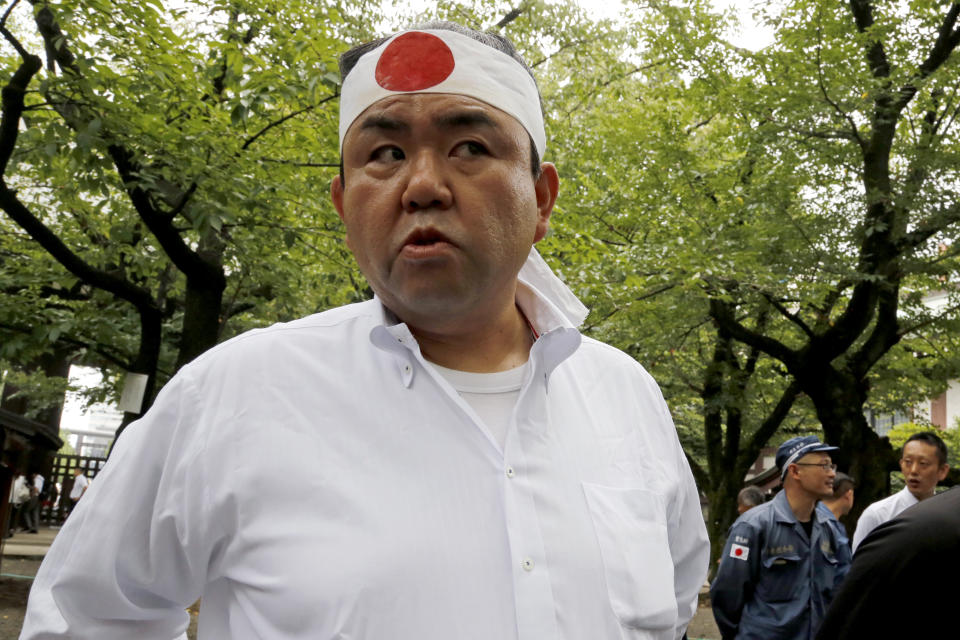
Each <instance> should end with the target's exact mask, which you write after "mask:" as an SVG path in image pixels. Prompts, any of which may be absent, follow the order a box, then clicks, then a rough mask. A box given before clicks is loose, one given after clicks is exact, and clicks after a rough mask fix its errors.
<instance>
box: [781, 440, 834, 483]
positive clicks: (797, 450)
mask: <svg viewBox="0 0 960 640" xmlns="http://www.w3.org/2000/svg"><path fill="white" fill-rule="evenodd" d="M837 449H838V447H831V446H830V445H828V444H824V443H822V442H820V440H819V439H817V436H797V437H796V438H790V439H789V440H787V441H786V442H784V443H783V444H782V445H780V447H779V448H778V449H777V466H778V467H779V468H780V479H781V480H783V476H785V475H786V473H787V466H788V465H790V464H793V463H794V462H796V461H797V460H799V459H800V458H802V457H803V456H805V455H807V454H808V453H816V452H817V451H835V450H837Z"/></svg>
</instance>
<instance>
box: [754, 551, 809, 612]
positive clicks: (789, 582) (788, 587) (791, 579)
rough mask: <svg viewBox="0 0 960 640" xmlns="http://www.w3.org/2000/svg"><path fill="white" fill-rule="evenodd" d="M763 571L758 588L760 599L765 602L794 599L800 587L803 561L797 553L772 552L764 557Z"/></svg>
mask: <svg viewBox="0 0 960 640" xmlns="http://www.w3.org/2000/svg"><path fill="white" fill-rule="evenodd" d="M761 561H762V563H763V569H764V570H763V573H762V574H761V580H760V585H759V588H758V590H757V592H758V593H757V596H758V599H760V600H763V601H764V602H787V601H789V600H793V598H794V594H795V593H796V591H797V589H798V588H799V587H800V584H801V582H802V580H801V575H800V573H801V568H800V565H801V562H800V556H799V555H797V554H796V553H786V554H771V555H765V556H763V558H762V560H761Z"/></svg>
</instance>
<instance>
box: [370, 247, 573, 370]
mask: <svg viewBox="0 0 960 640" xmlns="http://www.w3.org/2000/svg"><path fill="white" fill-rule="evenodd" d="M537 257H539V255H538V256H537ZM541 260H542V259H541ZM554 277H556V276H554ZM533 281H534V282H535V283H537V284H541V285H542V284H543V283H544V280H542V279H539V280H538V279H537V278H533ZM557 281H558V282H559V279H558V280H557ZM561 284H562V283H561ZM564 287H565V285H564ZM567 291H568V292H569V289H567ZM569 293H570V296H573V293H572V292H569ZM573 299H574V300H576V298H575V297H574V298H573ZM374 301H375V302H376V304H377V307H378V309H379V315H378V316H376V317H377V320H378V321H377V324H376V325H375V326H374V327H373V328H372V329H371V331H370V342H371V343H372V344H373V345H374V346H376V347H378V348H380V349H382V350H383V351H386V352H388V353H390V354H391V355H393V356H394V360H395V361H396V364H397V366H398V372H399V374H400V377H401V380H402V381H403V384H404V386H406V387H409V386H410V385H411V384H412V383H413V378H414V375H415V372H416V367H414V363H415V362H416V361H418V360H419V361H422V360H424V358H423V355H422V354H421V353H420V345H419V344H418V343H417V340H416V338H414V336H413V334H412V333H411V331H410V328H409V327H408V326H407V324H406V323H404V322H401V321H400V319H399V318H397V316H396V315H394V313H393V312H392V311H391V310H390V309H388V308H387V307H386V306H384V304H383V301H381V300H380V298H378V297H377V296H374ZM516 301H517V306H519V307H520V310H521V311H523V313H524V315H525V316H526V317H527V320H528V321H529V322H530V324H531V325H532V326H533V328H534V329H535V330H536V332H537V334H538V335H539V336H540V337H539V339H538V340H537V341H536V342H535V343H534V345H533V347H532V348H531V349H530V359H531V360H532V361H533V364H534V365H535V366H536V369H537V370H538V373H540V374H541V375H543V377H544V381H545V382H546V381H547V380H548V379H549V377H550V374H551V373H552V372H553V370H554V369H556V367H557V366H558V365H559V364H560V363H561V362H563V361H564V360H566V359H567V358H568V357H569V356H570V355H572V354H573V352H575V351H576V350H577V348H578V347H579V346H580V340H581V336H580V332H579V331H578V330H577V329H576V327H575V326H574V324H573V321H576V319H577V318H576V315H573V316H572V317H571V314H570V311H571V309H573V307H570V306H569V305H568V304H567V302H566V301H563V300H560V303H561V305H563V306H564V308H565V309H566V311H564V310H563V309H562V308H561V307H558V306H557V305H556V304H554V300H553V299H551V298H549V297H547V296H546V295H544V293H543V292H542V291H540V290H539V289H538V288H536V285H535V284H531V283H530V282H529V281H528V280H526V279H521V278H518V281H517V296H516ZM577 303H579V300H577ZM581 306H582V305H581ZM583 309H584V312H585V311H586V307H583ZM580 321H582V318H581V319H580Z"/></svg>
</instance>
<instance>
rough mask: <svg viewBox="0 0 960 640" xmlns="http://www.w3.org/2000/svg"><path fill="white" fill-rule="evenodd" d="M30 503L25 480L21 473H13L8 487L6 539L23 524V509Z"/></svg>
mask: <svg viewBox="0 0 960 640" xmlns="http://www.w3.org/2000/svg"><path fill="white" fill-rule="evenodd" d="M29 501H30V487H29V486H28V485H27V478H26V476H24V475H23V474H22V473H19V472H17V471H16V470H15V471H14V472H13V483H12V484H11V486H10V506H11V509H10V522H9V524H8V526H7V531H6V537H7V538H9V537H11V536H12V535H13V534H14V532H15V531H16V530H17V527H19V526H20V525H21V524H22V523H23V518H24V508H25V507H26V504H27V502H29Z"/></svg>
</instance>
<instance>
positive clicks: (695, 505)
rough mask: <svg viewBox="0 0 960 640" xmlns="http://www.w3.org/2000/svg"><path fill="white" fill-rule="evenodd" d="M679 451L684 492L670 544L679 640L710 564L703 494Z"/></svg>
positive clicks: (676, 634) (678, 443)
mask: <svg viewBox="0 0 960 640" xmlns="http://www.w3.org/2000/svg"><path fill="white" fill-rule="evenodd" d="M677 450H678V452H679V465H680V480H681V488H680V491H679V493H678V498H677V501H676V505H675V514H676V516H675V517H673V518H670V520H669V523H670V525H669V526H670V529H669V540H670V554H671V555H672V556H673V576H674V592H675V595H676V598H677V627H676V633H675V636H676V638H677V640H679V639H680V638H682V637H683V634H684V632H685V631H686V628H687V625H688V624H690V620H691V619H692V618H693V616H694V614H695V613H696V612H697V605H698V603H699V597H700V589H701V588H702V587H703V584H704V581H705V580H706V578H707V565H708V564H709V563H710V540H709V539H708V538H707V527H706V525H705V524H704V522H703V512H702V511H701V509H700V493H699V491H698V490H697V485H696V482H695V481H694V479H693V473H692V472H691V471H690V466H689V464H688V463H687V459H686V457H685V456H684V455H683V450H682V449H681V448H680V442H679V440H677Z"/></svg>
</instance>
